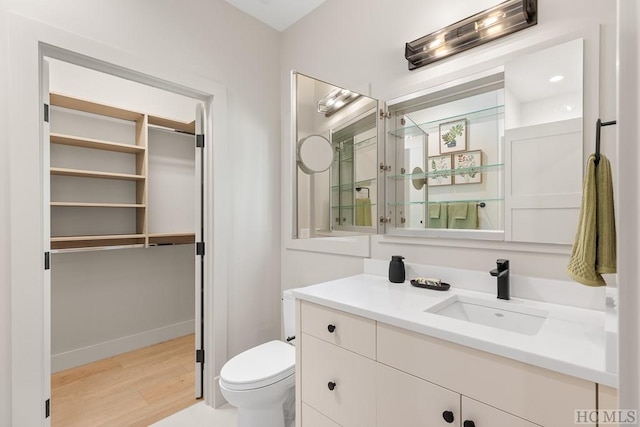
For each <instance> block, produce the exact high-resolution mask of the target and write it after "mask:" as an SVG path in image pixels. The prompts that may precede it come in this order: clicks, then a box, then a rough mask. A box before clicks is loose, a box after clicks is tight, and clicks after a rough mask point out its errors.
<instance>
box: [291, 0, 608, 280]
mask: <svg viewBox="0 0 640 427" xmlns="http://www.w3.org/2000/svg"><path fill="white" fill-rule="evenodd" d="M496 3H498V2H497V1H496V0H482V1H476V2H468V1H464V0H452V1H450V2H447V3H446V4H443V3H442V2H440V1H436V0H429V1H424V0H400V1H396V2H393V3H389V2H373V3H372V2H368V1H366V0H352V1H349V2H342V1H338V0H327V1H326V2H325V3H323V4H322V5H321V6H319V7H318V8H317V9H316V10H314V12H313V13H311V14H310V15H308V16H307V17H305V18H304V19H302V20H301V21H299V22H298V23H296V24H295V25H293V26H292V27H290V28H289V29H287V30H286V31H285V32H284V33H283V48H282V52H283V53H282V62H281V72H280V76H281V89H282V111H283V117H282V120H283V123H284V124H285V126H284V127H283V130H284V132H283V142H282V144H283V153H284V154H285V157H284V158H285V159H286V153H287V147H288V145H289V144H290V141H289V134H288V133H289V129H290V120H289V109H290V107H289V105H288V100H289V81H288V76H289V74H288V72H289V70H290V69H295V70H297V71H299V72H302V73H305V74H308V75H310V76H313V77H316V78H319V79H322V80H325V81H330V82H332V83H334V84H337V85H340V86H343V87H346V88H353V87H361V86H363V85H367V84H370V85H371V88H372V92H371V96H373V97H374V98H378V99H383V100H389V99H393V98H395V97H398V96H402V95H406V94H409V93H411V92H414V91H415V90H418V89H423V88H424V83H423V82H425V81H427V80H428V81H430V82H431V84H433V85H435V84H439V83H444V82H446V81H449V80H451V79H452V78H455V77H461V76H463V75H464V74H468V73H471V72H472V71H473V70H474V65H475V64H478V63H485V64H487V63H491V61H492V60H494V59H495V58H496V57H497V56H498V55H500V54H501V52H502V53H509V52H513V50H515V49H516V48H518V49H519V48H525V47H527V46H530V45H532V44H535V43H543V42H544V41H545V40H549V39H552V38H555V37H558V36H561V35H563V34H567V33H568V32H570V31H575V30H576V29H577V28H579V27H580V26H583V25H584V26H589V27H590V28H591V29H593V30H597V29H598V26H599V25H602V26H601V36H600V39H598V38H597V37H594V36H588V37H586V39H585V46H586V47H585V58H586V61H587V62H586V63H587V64H588V63H589V62H588V61H589V60H590V59H593V58H594V57H595V56H597V55H598V43H602V47H601V54H602V56H603V62H602V63H601V66H600V70H599V72H600V88H601V89H600V94H598V93H596V94H593V92H591V93H590V94H588V96H586V97H585V102H586V103H591V106H590V107H589V108H586V109H585V122H588V123H592V122H591V120H592V119H593V122H595V116H596V115H597V114H602V115H603V116H604V117H607V116H609V117H610V116H613V115H615V104H614V102H615V101H614V99H615V97H614V95H612V94H611V91H612V90H613V87H612V85H613V84H614V83H612V82H615V75H614V72H615V60H614V58H615V56H614V55H615V7H614V6H613V4H611V2H595V3H593V4H590V7H589V8H585V7H583V2H581V1H579V0H570V1H562V2H557V1H553V0H539V1H538V9H539V16H538V25H537V26H535V27H532V28H528V29H526V30H524V31H521V32H520V33H517V34H514V35H511V36H509V37H507V38H505V39H501V40H498V41H494V42H492V43H490V44H488V45H485V46H481V47H478V48H475V49H472V50H470V51H467V52H464V53H461V54H458V55H456V56H453V57H451V58H449V59H445V60H443V61H441V62H440V63H437V64H433V65H432V66H427V67H424V68H421V69H418V70H415V71H411V72H410V71H408V70H407V62H406V60H405V59H404V44H405V43H406V42H408V41H411V40H414V39H417V38H419V37H421V36H423V35H425V34H428V33H430V32H432V31H435V30H437V29H439V28H442V27H444V26H446V25H449V24H451V23H453V22H456V21H458V20H460V19H462V18H465V17H467V16H470V15H472V14H474V13H477V12H479V11H481V10H484V9H486V8H488V7H491V6H494V5H495V4H496ZM592 34H593V33H592ZM567 40H568V39H565V40H563V41H567ZM336 64H339V66H336ZM495 65H498V64H495ZM486 66H487V65H485V67H486ZM594 71H598V70H593V69H589V68H588V67H586V68H585V82H586V84H587V90H589V86H588V84H589V82H590V81H592V80H590V79H594V78H595V76H596V73H595V72H594ZM598 95H600V98H601V103H600V105H597V98H598ZM585 129H587V130H588V131H589V133H588V134H586V136H585V141H586V142H585V146H586V147H588V148H586V149H585V151H589V150H593V142H592V140H591V137H590V135H593V133H592V132H593V131H592V126H591V125H589V126H587V125H585ZM603 151H604V152H605V153H606V154H607V155H608V156H610V157H612V158H615V146H614V144H609V145H606V146H603ZM614 167H615V165H614ZM286 168H287V165H286V164H284V165H283V169H284V170H285V178H284V180H283V188H285V189H287V188H288V187H287V184H286V176H287V173H286ZM285 232H286V230H285ZM414 243H416V240H415V239H413V240H412V239H404V240H403V239H387V238H384V237H372V239H371V254H372V257H374V258H383V259H387V258H388V257H389V255H391V254H402V255H405V256H406V257H407V260H408V262H414V263H423V264H442V265H444V266H450V267H462V268H473V269H481V270H484V269H486V270H487V271H488V269H490V268H491V267H492V266H493V265H494V264H495V259H496V258H497V257H503V258H512V259H514V261H515V262H513V263H512V268H513V270H514V273H517V274H530V275H532V276H538V277H547V278H558V279H566V278H567V276H566V274H565V273H564V270H565V267H566V263H567V261H568V258H569V255H568V249H565V250H564V251H562V250H561V251H560V252H561V253H559V254H558V253H539V252H537V251H538V250H539V249H540V248H539V247H536V246H535V245H534V246H530V247H523V246H518V245H513V244H506V243H503V244H497V245H494V244H491V245H489V248H490V249H484V248H476V247H475V245H474V246H473V247H467V248H464V249H461V248H444V249H443V248H442V247H440V246H439V243H438V241H437V240H431V241H430V242H429V243H430V245H415V244H414ZM527 251H529V252H527ZM294 252H295V251H294V250H293V249H287V248H286V247H285V248H284V249H283V258H282V265H283V268H287V266H290V265H293V263H294V262H296V264H295V265H297V266H298V268H299V269H300V270H305V269H307V268H309V269H317V268H318V267H317V265H318V264H321V265H322V270H323V274H319V275H318V276H317V280H316V282H320V281H321V280H322V278H323V277H327V276H332V277H342V276H346V275H348V274H352V272H353V270H354V266H355V261H354V258H347V259H341V258H340V257H327V256H324V255H315V254H313V253H307V254H304V255H300V254H295V253H294ZM345 260H346V261H345ZM469 260H473V263H469ZM303 262H306V264H305V263H303ZM327 272H330V273H327ZM310 282H312V280H309V278H308V275H293V274H283V288H292V287H296V286H302V285H304V284H308V283H310Z"/></svg>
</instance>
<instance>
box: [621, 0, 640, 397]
mask: <svg viewBox="0 0 640 427" xmlns="http://www.w3.org/2000/svg"><path fill="white" fill-rule="evenodd" d="M617 4H618V8H619V9H618V13H619V16H618V19H619V25H620V26H619V33H618V38H619V41H618V43H619V46H618V49H619V50H618V55H619V57H620V64H619V69H618V77H619V81H618V96H619V101H618V117H617V119H618V126H617V127H618V130H619V133H618V135H620V137H619V139H620V141H619V145H618V155H619V157H620V175H621V176H624V177H625V178H626V179H625V180H624V181H620V184H619V187H618V188H619V193H618V194H619V195H618V199H619V200H620V204H621V205H622V206H624V210H618V220H619V222H618V225H619V228H618V230H619V231H618V236H619V240H618V247H619V250H618V272H619V274H618V275H619V279H620V285H619V301H620V303H619V310H620V311H619V316H620V318H619V327H620V329H619V331H620V338H619V343H620V347H619V349H618V352H619V353H618V354H619V372H620V373H621V375H620V384H619V388H620V408H629V409H638V408H640V341H639V340H638V336H639V335H640V314H639V313H638V307H639V306H640V290H639V289H638V283H639V282H640V264H638V259H639V258H640V248H639V245H640V228H639V227H638V218H639V217H640V197H638V189H639V188H640V173H639V172H638V162H640V149H639V148H638V137H639V136H640V132H638V120H640V105H639V104H640V102H639V100H640V86H639V85H638V72H639V71H640V32H639V31H638V21H639V20H640V6H639V5H638V2H637V1H634V0H618V2H617ZM620 231H622V232H623V233H624V234H622V233H621V232H620ZM622 236H624V237H622Z"/></svg>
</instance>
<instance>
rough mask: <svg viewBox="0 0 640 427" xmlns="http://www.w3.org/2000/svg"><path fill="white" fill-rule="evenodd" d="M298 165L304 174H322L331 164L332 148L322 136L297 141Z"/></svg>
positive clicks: (307, 137) (312, 136)
mask: <svg viewBox="0 0 640 427" xmlns="http://www.w3.org/2000/svg"><path fill="white" fill-rule="evenodd" d="M297 151H298V153H297V156H298V165H299V166H300V169H302V171H303V172H304V173H307V174H309V175H312V174H314V173H320V172H324V171H326V170H327V169H329V168H330V167H331V163H333V147H332V146H331V143H330V142H329V140H328V139H327V138H325V137H324V136H322V135H309V136H306V137H304V138H302V139H301V140H300V141H298V149H297Z"/></svg>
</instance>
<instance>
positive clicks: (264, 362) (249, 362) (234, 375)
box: [220, 341, 296, 390]
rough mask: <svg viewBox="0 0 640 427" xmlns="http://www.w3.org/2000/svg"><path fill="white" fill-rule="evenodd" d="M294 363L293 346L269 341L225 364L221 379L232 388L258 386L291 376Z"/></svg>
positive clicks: (226, 385) (294, 352)
mask: <svg viewBox="0 0 640 427" xmlns="http://www.w3.org/2000/svg"><path fill="white" fill-rule="evenodd" d="M295 365H296V349H295V347H294V346H292V345H290V344H286V343H284V342H282V341H269V342H267V343H264V344H261V345H259V346H257V347H254V348H250V349H249V350H247V351H245V352H243V353H240V354H238V355H237V356H235V357H233V358H232V359H231V360H229V361H228V362H227V363H225V365H224V366H223V367H222V370H221V371H220V380H221V382H222V383H223V385H224V386H225V387H227V388H229V389H232V390H250V389H254V388H260V387H265V386H268V385H270V384H274V383H276V382H278V381H280V380H282V379H284V378H286V377H288V376H290V375H293V373H294V369H295Z"/></svg>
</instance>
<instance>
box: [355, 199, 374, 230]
mask: <svg viewBox="0 0 640 427" xmlns="http://www.w3.org/2000/svg"><path fill="white" fill-rule="evenodd" d="M356 225H359V226H365V227H370V226H371V199H369V198H368V197H361V198H357V199H356Z"/></svg>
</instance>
